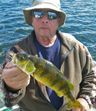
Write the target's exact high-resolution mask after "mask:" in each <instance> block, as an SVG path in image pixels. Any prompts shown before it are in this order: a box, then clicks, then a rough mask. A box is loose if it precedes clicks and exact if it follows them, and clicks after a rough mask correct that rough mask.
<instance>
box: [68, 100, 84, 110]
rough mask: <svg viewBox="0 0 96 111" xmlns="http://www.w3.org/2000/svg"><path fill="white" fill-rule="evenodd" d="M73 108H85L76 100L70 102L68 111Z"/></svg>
mask: <svg viewBox="0 0 96 111" xmlns="http://www.w3.org/2000/svg"><path fill="white" fill-rule="evenodd" d="M73 108H78V109H83V106H82V105H81V104H80V103H79V102H78V101H77V100H76V99H75V100H74V101H69V102H68V103H67V109H68V110H70V109H73Z"/></svg>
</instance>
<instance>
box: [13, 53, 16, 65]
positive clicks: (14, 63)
mask: <svg viewBox="0 0 96 111" xmlns="http://www.w3.org/2000/svg"><path fill="white" fill-rule="evenodd" d="M12 63H13V66H16V63H17V59H16V54H13V55H12Z"/></svg>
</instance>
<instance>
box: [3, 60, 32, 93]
mask: <svg viewBox="0 0 96 111" xmlns="http://www.w3.org/2000/svg"><path fill="white" fill-rule="evenodd" d="M2 78H3V79H4V81H5V83H6V85H7V88H8V89H9V90H12V91H16V90H19V89H21V88H24V87H26V86H27V85H28V84H29V82H30V75H27V74H25V73H24V72H23V71H22V70H20V69H19V68H18V67H16V66H13V64H12V61H11V62H9V63H7V65H6V66H5V68H4V69H3V72H2Z"/></svg>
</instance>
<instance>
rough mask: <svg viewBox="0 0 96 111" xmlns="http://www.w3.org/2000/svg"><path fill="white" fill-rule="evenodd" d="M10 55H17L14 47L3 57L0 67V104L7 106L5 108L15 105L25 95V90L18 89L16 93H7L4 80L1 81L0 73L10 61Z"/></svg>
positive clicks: (0, 73)
mask: <svg viewBox="0 0 96 111" xmlns="http://www.w3.org/2000/svg"><path fill="white" fill-rule="evenodd" d="M10 52H11V53H17V52H18V51H17V50H16V48H15V47H12V48H11V49H10V50H9V51H8V52H7V53H6V55H5V59H4V62H3V64H2V65H1V67H0V83H1V84H0V99H1V101H2V103H3V104H4V105H5V106H7V107H11V106H13V105H15V104H17V103H18V102H19V101H20V100H21V99H22V98H23V97H24V95H25V91H26V89H25V88H24V89H20V90H19V91H17V92H9V91H8V90H7V89H6V85H5V82H4V80H3V79H2V77H1V75H2V71H3V69H4V67H5V65H6V64H7V63H8V62H9V61H10V60H11V55H10Z"/></svg>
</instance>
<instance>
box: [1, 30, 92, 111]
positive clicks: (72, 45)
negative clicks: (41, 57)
mask: <svg viewBox="0 0 96 111" xmlns="http://www.w3.org/2000/svg"><path fill="white" fill-rule="evenodd" d="M57 35H58V37H59V38H60V42H61V51H60V52H61V69H60V71H61V72H62V73H63V74H64V76H65V78H66V79H67V80H68V81H70V82H71V83H72V84H73V85H74V91H72V94H73V96H74V97H75V98H80V97H81V98H85V99H87V98H88V96H89V95H90V93H91V91H92V83H93V76H94V70H93V63H92V59H91V57H90V56H89V55H88V53H87V50H86V49H85V51H83V50H82V48H81V46H80V44H78V43H76V40H75V39H71V38H70V37H71V35H69V34H66V33H61V32H60V31H57ZM34 36H35V32H34V31H32V33H31V34H30V35H29V36H28V37H26V38H24V39H22V40H20V41H19V42H17V43H16V44H14V45H13V46H12V48H11V49H10V50H9V51H8V52H7V54H6V56H5V60H4V63H3V65H2V67H1V68H2V69H3V68H4V66H5V64H6V63H7V62H8V61H10V59H9V58H10V54H9V52H10V51H12V52H15V53H17V52H20V53H28V54H32V55H35V56H38V54H37V50H36V47H35V45H34V43H33V38H34ZM68 36H69V37H68ZM17 85H18V83H17ZM2 91H3V92H4V94H5V97H4V104H5V105H6V106H8V107H10V106H13V105H15V104H17V103H18V104H19V105H20V107H21V108H22V109H23V110H24V111H45V110H46V111H57V110H56V109H55V108H54V107H53V106H52V104H51V102H50V99H49V97H48V95H47V92H46V86H42V85H41V84H39V83H37V82H36V83H35V82H34V79H33V78H32V77H31V81H30V84H29V85H28V86H27V87H26V88H24V89H20V90H19V91H18V92H9V91H8V90H6V85H5V83H4V81H3V80H2ZM66 107H67V100H66V98H65V97H63V104H62V106H61V108H60V109H59V110H58V111H66V110H67V109H66Z"/></svg>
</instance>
